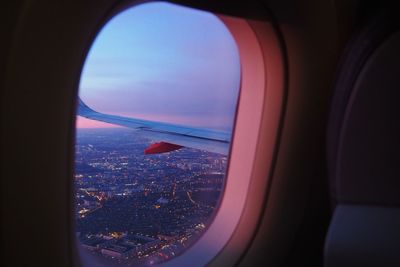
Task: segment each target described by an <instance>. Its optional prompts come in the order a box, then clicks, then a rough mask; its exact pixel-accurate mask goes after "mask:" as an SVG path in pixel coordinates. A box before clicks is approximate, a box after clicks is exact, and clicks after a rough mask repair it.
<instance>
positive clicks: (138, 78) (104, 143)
mask: <svg viewBox="0 0 400 267" xmlns="http://www.w3.org/2000/svg"><path fill="white" fill-rule="evenodd" d="M240 76H241V69H240V60H239V54H238V48H237V45H236V43H235V41H234V39H233V37H232V35H231V33H230V32H229V30H228V29H227V28H226V26H225V25H224V23H223V22H222V21H221V20H220V19H219V18H218V17H217V16H215V15H213V14H211V13H208V12H204V11H199V10H194V9H191V8H186V7H181V6H177V5H173V4H168V3H162V2H154V3H147V4H141V5H138V6H134V7H130V8H128V9H126V10H124V11H123V12H121V13H119V14H117V15H116V16H114V17H113V18H112V19H111V20H110V21H108V23H107V24H106V25H105V26H104V27H103V28H102V30H101V31H100V33H99V34H98V36H97V37H96V39H95V41H94V43H93V45H92V47H91V49H90V51H89V53H88V56H87V58H86V61H85V64H84V68H83V71H82V74H81V79H80V85H79V100H78V111H77V114H78V116H77V124H76V153H75V177H74V184H75V193H74V194H75V218H76V223H75V230H76V236H77V239H78V241H79V242H80V245H81V247H82V248H83V249H84V250H85V251H87V252H89V253H90V254H92V255H93V256H94V257H96V258H98V259H99V260H101V261H104V262H106V263H109V264H111V265H112V264H120V265H125V266H136V265H148V264H155V263H161V262H164V261H166V260H169V259H171V258H173V257H176V256H179V255H180V254H182V253H183V252H184V251H185V250H186V249H187V248H188V247H189V246H191V245H192V244H194V243H195V242H196V240H198V239H199V238H200V236H201V235H202V233H204V232H205V231H206V230H207V228H208V227H209V225H210V224H211V223H212V220H213V217H214V215H215V214H216V212H217V209H218V205H219V203H220V201H221V198H222V195H223V191H224V185H225V183H226V181H225V178H226V176H227V175H226V171H227V165H228V161H229V150H230V142H231V137H232V131H233V124H234V119H235V113H236V105H237V101H238V95H239V89H240V79H241V77H240Z"/></svg>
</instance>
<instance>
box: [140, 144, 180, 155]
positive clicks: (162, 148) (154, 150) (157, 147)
mask: <svg viewBox="0 0 400 267" xmlns="http://www.w3.org/2000/svg"><path fill="white" fill-rule="evenodd" d="M180 148H182V146H180V145H175V144H171V143H166V142H160V143H154V144H152V145H150V146H149V147H148V148H146V149H145V150H144V154H160V153H166V152H170V151H174V150H178V149H180Z"/></svg>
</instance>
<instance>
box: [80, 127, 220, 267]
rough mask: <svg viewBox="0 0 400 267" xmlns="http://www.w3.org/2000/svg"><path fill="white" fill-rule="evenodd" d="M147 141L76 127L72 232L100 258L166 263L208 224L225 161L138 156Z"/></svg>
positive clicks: (188, 152) (190, 155) (181, 154)
mask: <svg viewBox="0 0 400 267" xmlns="http://www.w3.org/2000/svg"><path fill="white" fill-rule="evenodd" d="M158 141H159V140H158ZM152 143H153V141H152V140H148V139H146V138H145V137H144V136H143V135H140V134H137V133H135V131H134V130H132V129H123V128H104V129H99V128H93V129H79V128H78V129H77V135H76V155H75V181H74V183H75V196H76V197H75V207H76V208H75V217H76V235H77V238H78V240H79V241H80V243H81V246H82V249H84V250H86V251H87V252H89V253H90V254H92V255H94V256H95V257H98V258H99V259H101V260H103V261H106V262H110V263H118V264H123V265H126V266H137V265H148V264H156V263H160V262H163V261H166V260H169V259H171V258H173V257H175V256H177V255H179V254H181V253H182V252H184V250H185V249H186V248H188V247H189V246H190V245H191V244H193V243H194V242H195V241H196V240H197V239H198V238H199V237H200V236H201V234H202V233H203V232H204V231H205V230H206V229H207V227H208V225H209V224H210V222H211V220H212V219H213V215H214V211H215V209H216V207H217V206H218V203H219V200H220V197H221V193H222V191H223V188H224V178H225V172H226V168H227V157H226V156H224V155H220V154H215V153H211V152H207V151H201V150H196V149H190V148H182V149H179V150H177V151H173V152H169V153H164V154H155V155H145V154H144V152H143V151H144V150H145V149H146V148H147V147H148V146H149V145H150V144H152Z"/></svg>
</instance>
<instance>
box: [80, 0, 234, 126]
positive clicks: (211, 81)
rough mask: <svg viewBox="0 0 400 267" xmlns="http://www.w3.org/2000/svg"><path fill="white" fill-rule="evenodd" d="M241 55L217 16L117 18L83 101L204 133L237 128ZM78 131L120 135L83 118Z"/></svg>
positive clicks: (147, 12) (135, 11)
mask: <svg viewBox="0 0 400 267" xmlns="http://www.w3.org/2000/svg"><path fill="white" fill-rule="evenodd" d="M239 89H240V60H239V55H238V49H237V46H236V43H235V41H234V40H233V37H232V36H231V34H230V32H229V30H228V29H227V28H226V26H225V25H224V24H223V23H222V21H221V20H220V19H219V18H217V17H216V16H215V15H213V14H211V13H208V12H203V11H198V10H194V9H190V8H186V7H180V6H177V5H173V4H168V3H162V2H153V3H146V4H142V5H138V6H135V7H132V8H129V9H127V10H125V11H123V12H121V13H119V14H118V15H116V16H115V17H113V18H112V19H111V20H110V21H109V22H108V23H106V25H105V26H104V27H103V28H102V30H101V31H100V33H99V34H98V35H97V37H96V39H95V41H94V43H93V45H92V47H91V49H90V51H89V54H88V56H87V58H86V61H85V64H84V67H83V71H82V74H81V79H80V85H79V96H80V97H81V99H82V100H83V101H84V102H85V103H86V104H87V105H88V106H89V107H91V108H93V109H94V110H96V111H99V112H103V113H108V114H116V115H123V116H128V117H134V118H141V119H149V120H154V121H163V122H171V123H176V124H180V125H189V126H194V127H201V128H210V129H221V130H229V129H231V128H232V124H233V119H234V115H235V109H236V103H237V98H238V94H239ZM77 127H78V128H96V127H97V128H99V127H114V126H113V125H110V124H106V123H100V122H95V121H91V120H88V119H84V118H81V117H78V120H77Z"/></svg>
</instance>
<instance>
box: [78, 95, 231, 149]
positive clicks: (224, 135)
mask: <svg viewBox="0 0 400 267" xmlns="http://www.w3.org/2000/svg"><path fill="white" fill-rule="evenodd" d="M78 115H79V116H82V117H85V118H88V119H91V120H97V121H102V122H107V123H112V124H115V125H120V126H125V127H129V128H132V129H135V130H137V131H138V132H141V133H142V134H144V135H145V136H146V137H148V138H149V139H152V140H154V141H157V142H156V143H154V144H152V145H151V146H149V147H148V148H147V149H146V150H145V153H146V154H157V153H164V152H169V151H173V150H177V149H179V148H181V147H191V148H196V149H201V150H206V151H210V152H214V153H218V154H222V155H228V152H229V144H230V139H231V134H230V133H229V132H225V131H216V130H209V129H199V128H194V127H186V126H181V125H176V124H172V123H163V122H155V121H149V120H141V119H135V118H128V117H123V116H117V115H111V114H104V113H100V112H97V111H95V110H93V109H91V108H90V107H88V106H87V105H86V104H85V103H84V102H83V101H82V100H81V99H80V98H79V103H78Z"/></svg>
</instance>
